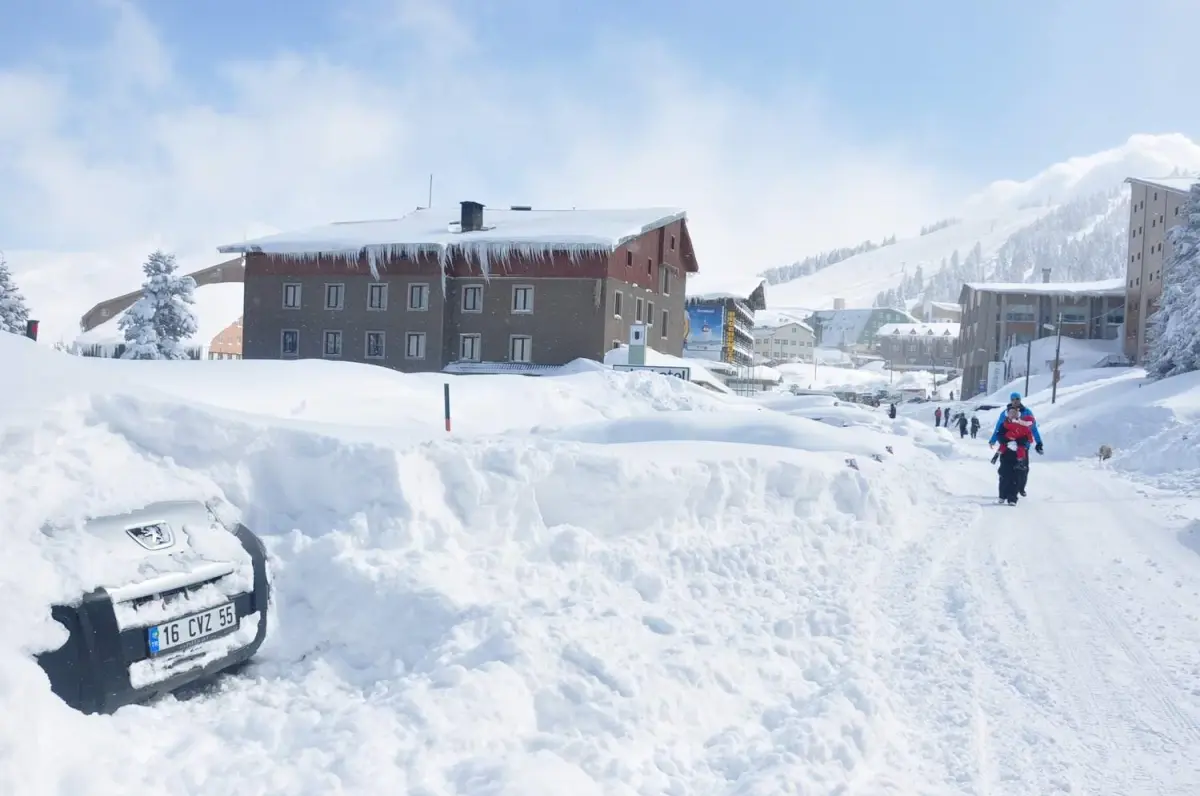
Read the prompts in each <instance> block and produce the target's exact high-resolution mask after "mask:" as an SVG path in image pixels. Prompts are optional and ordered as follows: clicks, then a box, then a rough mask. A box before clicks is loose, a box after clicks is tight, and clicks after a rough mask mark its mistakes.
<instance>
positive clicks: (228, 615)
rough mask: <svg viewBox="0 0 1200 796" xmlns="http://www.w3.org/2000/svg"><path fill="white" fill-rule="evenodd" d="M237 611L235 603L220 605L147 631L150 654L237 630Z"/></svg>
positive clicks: (157, 653)
mask: <svg viewBox="0 0 1200 796" xmlns="http://www.w3.org/2000/svg"><path fill="white" fill-rule="evenodd" d="M237 625H238V618H237V610H236V609H235V608H234V605H233V603H225V604H224V605H218V606H217V607H216V608H209V609H208V610H207V611H201V612H200V613H198V614H192V615H191V616H185V617H182V618H180V619H173V620H171V621H170V622H164V623H163V624H161V625H156V626H155V627H151V628H148V629H147V630H146V641H147V642H148V643H149V645H150V654H151V655H159V654H161V653H164V652H167V651H168V650H173V649H175V648H176V647H182V646H184V645H186V644H190V643H192V642H193V641H199V640H200V639H202V638H208V637H209V636H215V635H217V634H218V633H224V632H226V631H228V630H232V629H234V628H236V627H237Z"/></svg>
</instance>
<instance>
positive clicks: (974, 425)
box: [971, 414, 979, 439]
mask: <svg viewBox="0 0 1200 796" xmlns="http://www.w3.org/2000/svg"><path fill="white" fill-rule="evenodd" d="M978 436H979V415H974V414H973V415H971V439H975V438H976V437H978Z"/></svg>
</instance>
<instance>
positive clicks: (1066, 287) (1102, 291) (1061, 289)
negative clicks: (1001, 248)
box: [966, 279, 1125, 296]
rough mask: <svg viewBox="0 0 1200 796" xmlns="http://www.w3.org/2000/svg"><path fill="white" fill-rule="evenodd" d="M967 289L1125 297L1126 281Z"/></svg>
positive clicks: (973, 284) (992, 284)
mask: <svg viewBox="0 0 1200 796" xmlns="http://www.w3.org/2000/svg"><path fill="white" fill-rule="evenodd" d="M966 286H967V287H969V288H971V289H972V290H981V291H986V292H988V293H1008V294H1014V293H1016V294H1028V295H1035V296H1124V295H1125V280H1124V279H1101V280H1097V281H1095V282H968V283H967V284H966Z"/></svg>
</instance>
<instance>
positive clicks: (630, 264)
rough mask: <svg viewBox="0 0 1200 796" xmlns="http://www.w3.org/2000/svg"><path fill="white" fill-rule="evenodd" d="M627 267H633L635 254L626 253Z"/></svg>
mask: <svg viewBox="0 0 1200 796" xmlns="http://www.w3.org/2000/svg"><path fill="white" fill-rule="evenodd" d="M625 267H626V268H632V267H633V252H625Z"/></svg>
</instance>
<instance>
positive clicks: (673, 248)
mask: <svg viewBox="0 0 1200 796" xmlns="http://www.w3.org/2000/svg"><path fill="white" fill-rule="evenodd" d="M671 251H675V236H674V235H672V236H671Z"/></svg>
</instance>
